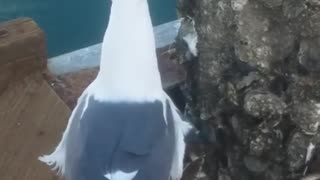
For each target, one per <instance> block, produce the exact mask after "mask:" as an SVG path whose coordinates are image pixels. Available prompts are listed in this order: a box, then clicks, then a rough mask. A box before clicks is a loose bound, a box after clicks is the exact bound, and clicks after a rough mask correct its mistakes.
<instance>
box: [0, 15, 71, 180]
mask: <svg viewBox="0 0 320 180" xmlns="http://www.w3.org/2000/svg"><path fill="white" fill-rule="evenodd" d="M45 65H46V44H45V38H44V34H43V32H42V31H41V30H40V28H39V27H38V26H37V25H36V24H35V23H34V22H33V21H32V20H31V19H28V18H21V19H17V20H13V21H10V22H6V23H4V24H0V152H1V153H0V179H1V180H2V179H3V180H57V179H58V178H57V176H55V175H54V173H53V172H52V171H50V170H49V168H48V166H46V165H44V164H43V163H41V162H40V161H38V156H40V155H42V154H44V153H48V152H50V151H52V150H53V149H54V146H55V145H56V144H57V143H58V141H59V140H60V138H61V135H62V132H63V130H64V129H65V125H66V123H67V119H68V117H69V115H70V109H69V108H68V107H67V106H66V104H65V103H64V102H63V101H62V100H61V99H60V98H59V97H58V96H57V94H56V93H55V92H54V91H53V90H52V89H51V87H50V86H49V84H48V83H47V82H46V81H45V80H44V78H43V75H42V71H43V70H44V68H45Z"/></svg>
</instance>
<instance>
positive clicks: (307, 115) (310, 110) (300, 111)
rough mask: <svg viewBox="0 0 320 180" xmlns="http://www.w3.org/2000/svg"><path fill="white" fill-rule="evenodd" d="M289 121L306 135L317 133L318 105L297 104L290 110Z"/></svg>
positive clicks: (311, 103) (319, 119)
mask: <svg viewBox="0 0 320 180" xmlns="http://www.w3.org/2000/svg"><path fill="white" fill-rule="evenodd" d="M290 115H291V120H292V121H293V122H294V123H295V124H296V125H297V126H298V127H299V128H301V129H302V131H303V132H305V133H306V134H315V133H317V131H318V129H319V125H320V104H317V103H315V102H312V101H309V102H297V103H295V104H294V105H293V107H292V110H291V114H290Z"/></svg>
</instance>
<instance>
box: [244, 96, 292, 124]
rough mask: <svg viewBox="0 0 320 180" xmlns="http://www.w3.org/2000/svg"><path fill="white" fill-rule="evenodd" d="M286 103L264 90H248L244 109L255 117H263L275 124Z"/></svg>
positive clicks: (281, 114)
mask: <svg viewBox="0 0 320 180" xmlns="http://www.w3.org/2000/svg"><path fill="white" fill-rule="evenodd" d="M286 108H287V105H286V103H284V102H283V101H282V100H281V99H280V98H279V97H277V96H276V95H274V94H271V93H269V92H266V91H258V90H254V91H251V92H249V93H248V94H247V95H246V97H245V100H244V109H245V111H246V112H247V113H248V114H250V115H251V116H254V117H256V118H264V119H266V120H267V121H268V124H270V125H272V126H276V125H278V124H279V122H280V121H281V119H282V116H283V115H284V114H285V112H286Z"/></svg>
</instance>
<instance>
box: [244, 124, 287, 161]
mask: <svg viewBox="0 0 320 180" xmlns="http://www.w3.org/2000/svg"><path fill="white" fill-rule="evenodd" d="M278 131H279V130H277V129H269V128H268V127H264V126H263V125H261V126H259V127H257V128H255V129H254V130H252V132H251V133H250V135H249V154H251V155H255V156H258V157H260V156H266V157H268V155H271V154H273V153H272V152H277V151H278V150H279V149H281V148H282V147H283V146H282V142H281V141H282V138H283V137H282V136H281V134H282V133H281V132H280V133H279V132H278ZM279 158H280V159H281V158H282V157H274V156H273V157H272V160H274V161H279V160H280V159H279Z"/></svg>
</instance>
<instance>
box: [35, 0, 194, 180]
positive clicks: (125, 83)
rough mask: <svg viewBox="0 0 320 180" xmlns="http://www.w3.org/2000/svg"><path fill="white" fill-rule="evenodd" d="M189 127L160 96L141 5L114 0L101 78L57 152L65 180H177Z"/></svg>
mask: <svg viewBox="0 0 320 180" xmlns="http://www.w3.org/2000/svg"><path fill="white" fill-rule="evenodd" d="M190 129H191V126H190V125H189V124H188V123H186V122H184V121H182V119H181V117H180V115H179V112H178V109H177V108H176V106H175V105H174V103H173V102H172V100H171V99H170V97H169V96H168V95H167V94H166V93H165V92H164V91H163V89H162V85H161V79H160V73H159V70H158V64H157V58H156V52H155V42H154V35H153V28H152V24H151V18H150V14H149V9H148V4H147V1H146V0H114V1H113V4H112V7H111V15H110V20H109V25H108V29H107V30H106V33H105V37H104V40H103V44H102V55H101V64H100V71H99V73H98V76H97V78H96V79H95V80H94V81H93V82H92V83H91V84H90V85H89V86H88V88H87V89H86V90H85V91H84V92H83V94H82V95H81V97H80V98H79V100H78V103H77V106H76V107H75V109H74V110H73V112H72V114H71V117H70V119H69V121H68V125H67V127H66V130H65V132H64V133H63V137H62V139H61V141H60V143H59V144H58V146H57V147H56V149H55V151H54V152H53V153H52V154H50V155H46V156H42V157H40V158H39V159H40V160H41V161H43V162H45V163H47V164H48V165H51V166H53V169H54V170H57V171H58V173H60V174H61V175H64V176H66V179H67V180H107V179H109V180H168V179H169V178H171V179H172V180H178V179H180V178H181V176H182V171H183V157H184V151H185V142H184V137H185V135H186V134H187V133H188V131H189V130H190Z"/></svg>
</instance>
